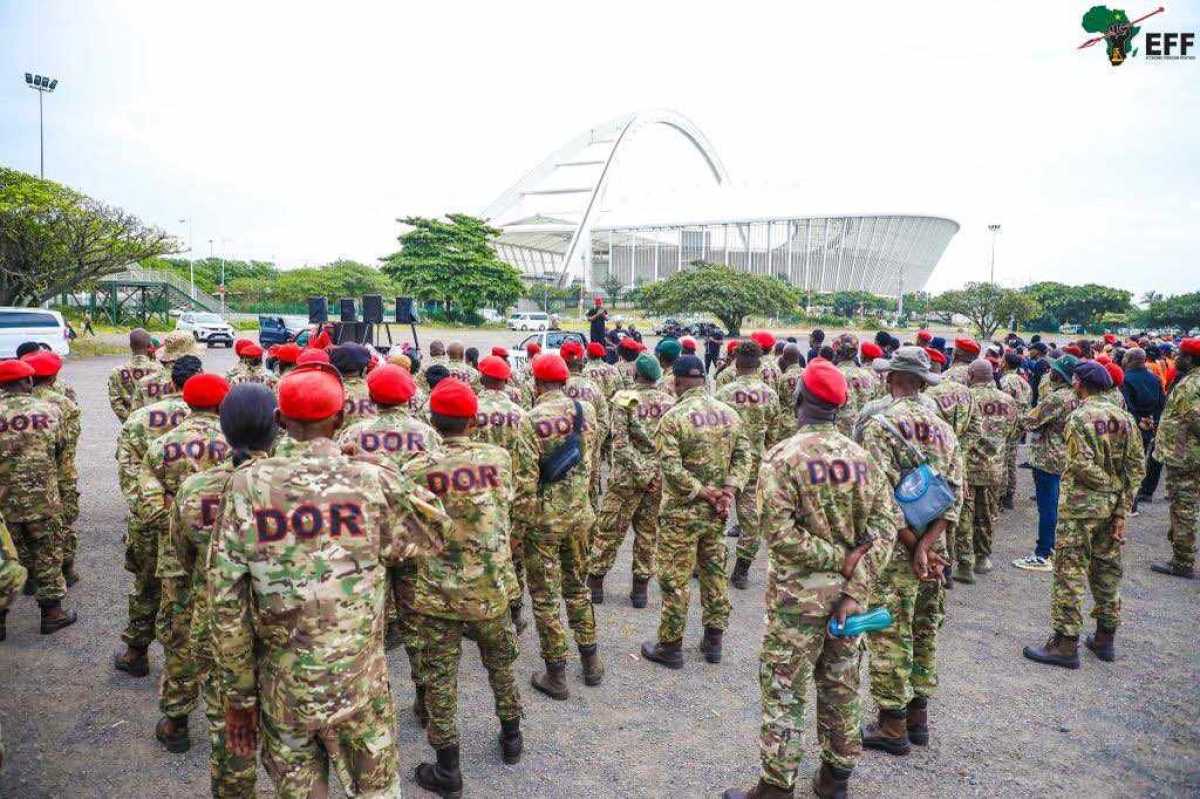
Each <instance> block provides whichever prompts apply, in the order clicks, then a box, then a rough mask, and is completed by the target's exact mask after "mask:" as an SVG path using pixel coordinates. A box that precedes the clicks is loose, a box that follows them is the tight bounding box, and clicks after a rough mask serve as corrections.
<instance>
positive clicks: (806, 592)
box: [758, 423, 903, 619]
mask: <svg viewBox="0 0 1200 799" xmlns="http://www.w3.org/2000/svg"><path fill="white" fill-rule="evenodd" d="M758 507H759V512H760V513H761V515H762V530H763V539H764V541H765V542H766V545H767V553H768V565H767V593H766V605H767V613H768V616H773V615H775V614H783V615H788V616H796V617H807V618H809V619H824V618H825V617H827V616H828V615H829V613H830V611H831V610H832V605H833V603H834V601H835V600H837V599H838V598H839V597H840V596H841V595H842V594H845V595H846V596H849V597H852V598H853V599H854V600H855V601H857V602H858V603H859V604H860V605H862V606H863V607H864V608H865V607H867V602H868V601H869V599H870V596H871V590H872V588H873V586H874V584H875V582H876V580H877V579H878V578H879V575H880V574H881V573H882V572H883V569H884V567H885V566H887V562H888V559H889V558H890V557H891V554H892V546H893V544H894V542H895V539H896V531H897V530H898V529H899V528H900V527H901V526H903V520H902V519H901V518H900V512H899V509H898V508H897V507H896V503H895V502H894V501H893V500H892V491H891V487H890V486H889V485H888V484H887V481H886V480H885V478H884V475H883V472H882V471H880V470H879V468H878V467H876V466H875V465H873V464H872V463H871V459H870V456H869V455H868V454H867V451H866V450H865V449H863V448H862V447H860V446H859V445H857V444H855V443H854V442H853V441H851V440H850V439H848V438H846V437H845V436H843V435H842V434H841V433H839V432H838V431H837V428H836V427H835V426H834V425H833V424H830V423H820V424H814V425H806V426H805V427H802V428H800V430H799V432H798V433H797V434H796V435H794V436H792V437H791V438H789V439H788V440H787V441H784V442H783V443H781V444H779V445H778V446H775V447H773V448H772V449H771V451H770V452H768V453H767V455H766V457H765V458H764V459H763V464H762V470H761V471H760V472H759V478H758ZM871 538H874V542H873V543H872V545H871V547H870V549H868V550H867V552H866V553H865V554H864V555H863V557H862V558H861V559H860V560H859V561H858V565H857V566H856V567H855V569H854V573H853V574H852V575H851V576H850V579H848V580H847V579H846V578H844V577H842V574H841V570H842V562H843V561H844V560H845V558H846V555H847V554H848V553H849V552H850V550H852V549H854V548H855V547H856V546H858V545H859V544H861V543H863V542H864V541H867V540H869V539H871Z"/></svg>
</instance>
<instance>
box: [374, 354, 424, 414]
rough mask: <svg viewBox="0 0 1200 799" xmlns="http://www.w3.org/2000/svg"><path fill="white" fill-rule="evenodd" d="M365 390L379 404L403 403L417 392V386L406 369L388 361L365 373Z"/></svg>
mask: <svg viewBox="0 0 1200 799" xmlns="http://www.w3.org/2000/svg"><path fill="white" fill-rule="evenodd" d="M367 391H369V392H371V399H372V400H374V401H375V402H378V403H379V404H380V405H403V404H404V403H406V402H408V401H409V400H410V399H412V397H413V394H415V393H417V386H416V384H415V383H413V379H412V375H411V374H409V373H408V370H407V369H404V368H402V367H399V366H396V365H395V364H390V363H389V364H385V365H383V366H380V367H379V368H378V369H372V370H371V373H370V374H368V375H367Z"/></svg>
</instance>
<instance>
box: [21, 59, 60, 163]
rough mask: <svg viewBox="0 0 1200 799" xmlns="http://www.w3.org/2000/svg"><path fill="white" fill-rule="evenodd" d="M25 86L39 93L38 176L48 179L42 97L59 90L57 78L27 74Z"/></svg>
mask: <svg viewBox="0 0 1200 799" xmlns="http://www.w3.org/2000/svg"><path fill="white" fill-rule="evenodd" d="M25 85H26V86H28V87H29V88H31V89H33V90H34V91H36V92H37V93H38V174H39V175H40V176H41V177H43V178H45V177H46V126H45V117H44V116H43V114H42V97H43V96H44V95H47V94H49V93H50V92H52V91H54V90H55V89H57V88H58V80H57V79H56V78H47V77H46V76H45V75H34V74H32V73H29V72H26V73H25Z"/></svg>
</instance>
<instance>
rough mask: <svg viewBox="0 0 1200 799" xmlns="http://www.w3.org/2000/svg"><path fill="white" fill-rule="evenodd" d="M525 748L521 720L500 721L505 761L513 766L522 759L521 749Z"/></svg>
mask: <svg viewBox="0 0 1200 799" xmlns="http://www.w3.org/2000/svg"><path fill="white" fill-rule="evenodd" d="M524 748H525V739H524V738H523V737H521V720H520V719H513V720H512V721H502V722H500V756H501V757H502V758H504V762H505V763H507V764H508V765H510V766H512V765H514V764H516V763H519V762H520V761H521V751H522V750H523V749H524Z"/></svg>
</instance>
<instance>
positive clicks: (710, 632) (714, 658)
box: [700, 627, 724, 663]
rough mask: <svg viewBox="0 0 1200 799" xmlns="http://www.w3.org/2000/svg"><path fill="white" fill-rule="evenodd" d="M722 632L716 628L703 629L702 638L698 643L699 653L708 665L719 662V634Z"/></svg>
mask: <svg viewBox="0 0 1200 799" xmlns="http://www.w3.org/2000/svg"><path fill="white" fill-rule="evenodd" d="M723 632H724V630H718V629H717V628H716V627H705V628H704V638H703V639H702V640H701V641H700V651H701V652H703V653H704V659H705V660H707V661H708V662H709V663H720V662H721V634H722V633H723Z"/></svg>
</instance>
